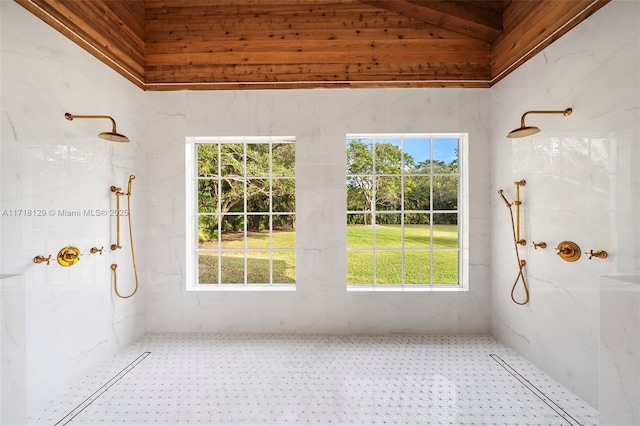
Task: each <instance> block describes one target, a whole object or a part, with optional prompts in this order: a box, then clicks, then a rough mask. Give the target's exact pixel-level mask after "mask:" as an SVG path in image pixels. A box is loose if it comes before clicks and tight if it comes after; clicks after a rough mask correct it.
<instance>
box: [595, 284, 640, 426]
mask: <svg viewBox="0 0 640 426" xmlns="http://www.w3.org/2000/svg"><path fill="white" fill-rule="evenodd" d="M600 313H601V317H600V424H601V425H602V426H609V425H616V426H631V425H638V424H640V276H638V275H636V276H611V277H602V279H601V287H600Z"/></svg>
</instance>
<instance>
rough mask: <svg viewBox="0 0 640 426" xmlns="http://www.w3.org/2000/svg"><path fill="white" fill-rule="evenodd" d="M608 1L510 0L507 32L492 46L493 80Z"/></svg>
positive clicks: (495, 80) (547, 44)
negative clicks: (511, 0) (531, 0)
mask: <svg viewBox="0 0 640 426" xmlns="http://www.w3.org/2000/svg"><path fill="white" fill-rule="evenodd" d="M609 1H610V0H597V1H595V2H594V1H593V0H562V1H558V0H538V1H535V2H530V1H513V2H511V3H510V4H509V5H508V6H507V8H506V9H505V11H504V28H505V32H504V34H503V35H502V36H501V37H499V38H498V39H497V40H496V41H495V42H494V43H493V46H492V48H491V57H492V58H491V75H492V77H493V79H492V82H491V83H492V84H495V83H497V82H498V81H500V80H501V79H502V78H504V77H505V76H507V75H508V74H509V73H510V72H511V71H513V70H514V69H516V68H517V67H519V66H520V65H522V64H523V63H524V62H526V61H527V60H529V59H530V58H532V57H533V56H534V55H536V54H537V53H538V52H540V51H542V50H543V49H544V48H546V47H547V46H549V45H550V44H551V43H553V42H554V41H555V40H557V39H559V38H560V37H561V36H562V35H564V34H565V33H566V32H567V31H569V30H570V29H571V28H573V27H575V26H576V25H578V24H579V23H580V22H582V21H584V20H585V19H587V18H588V17H589V16H591V15H592V14H593V13H595V12H596V11H597V10H598V9H600V8H601V7H602V6H604V5H605V4H607V3H609Z"/></svg>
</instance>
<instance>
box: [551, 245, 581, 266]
mask: <svg viewBox="0 0 640 426" xmlns="http://www.w3.org/2000/svg"><path fill="white" fill-rule="evenodd" d="M556 250H558V256H560V257H561V258H562V260H565V261H567V262H575V261H576V260H578V259H580V247H579V246H578V245H577V244H576V243H574V242H573V241H562V242H561V243H560V244H558V247H556Z"/></svg>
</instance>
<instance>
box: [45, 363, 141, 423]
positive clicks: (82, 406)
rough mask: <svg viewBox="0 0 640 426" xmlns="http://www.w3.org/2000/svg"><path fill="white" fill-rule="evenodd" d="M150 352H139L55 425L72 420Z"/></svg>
mask: <svg viewBox="0 0 640 426" xmlns="http://www.w3.org/2000/svg"><path fill="white" fill-rule="evenodd" d="M150 354H151V352H143V353H142V354H140V356H139V357H138V358H136V359H134V360H133V361H132V362H131V363H130V364H129V365H127V366H126V367H125V368H123V369H122V371H120V372H119V373H118V374H116V375H115V376H113V377H112V378H111V379H110V380H109V381H108V382H107V383H105V384H104V385H102V386H101V387H100V389H98V390H97V391H95V392H94V393H92V394H91V396H89V397H88V398H87V399H85V400H84V401H82V403H80V405H78V406H77V407H76V408H74V409H73V410H71V412H69V414H67V415H66V416H64V417H63V418H62V419H61V420H60V421H59V422H58V423H56V424H55V426H64V425H66V424H68V423H69V422H70V421H71V420H73V418H74V417H76V416H77V415H78V414H80V413H81V412H82V411H83V410H84V409H85V408H87V407H88V406H89V405H91V403H93V401H95V400H96V399H98V398H100V396H101V395H102V394H103V393H105V392H106V391H107V390H109V388H110V387H111V386H113V385H115V384H116V383H117V382H118V380H120V379H121V378H123V377H124V376H125V375H126V374H127V373H128V372H129V371H131V370H133V369H134V368H135V367H136V366H137V365H138V364H140V363H141V362H142V361H144V359H145V358H146V357H148V356H149V355H150Z"/></svg>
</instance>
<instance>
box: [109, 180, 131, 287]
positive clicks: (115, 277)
mask: <svg viewBox="0 0 640 426" xmlns="http://www.w3.org/2000/svg"><path fill="white" fill-rule="evenodd" d="M131 180H132V177H130V178H129V185H131ZM118 213H120V212H118ZM127 213H128V214H127V216H128V219H129V245H130V246H131V261H132V263H133V275H134V277H135V280H136V286H135V288H134V289H133V292H132V293H131V294H129V295H128V296H123V295H122V294H121V293H120V292H119V291H118V274H117V273H116V268H117V267H118V265H116V264H115V263H114V264H112V265H111V270H112V271H113V289H114V290H115V292H116V295H117V296H118V297H120V298H122V299H128V298H130V297H131V296H133V295H134V294H136V292H137V291H138V268H137V266H136V253H135V250H134V249H133V230H132V227H131V186H129V190H128V191H127Z"/></svg>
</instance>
